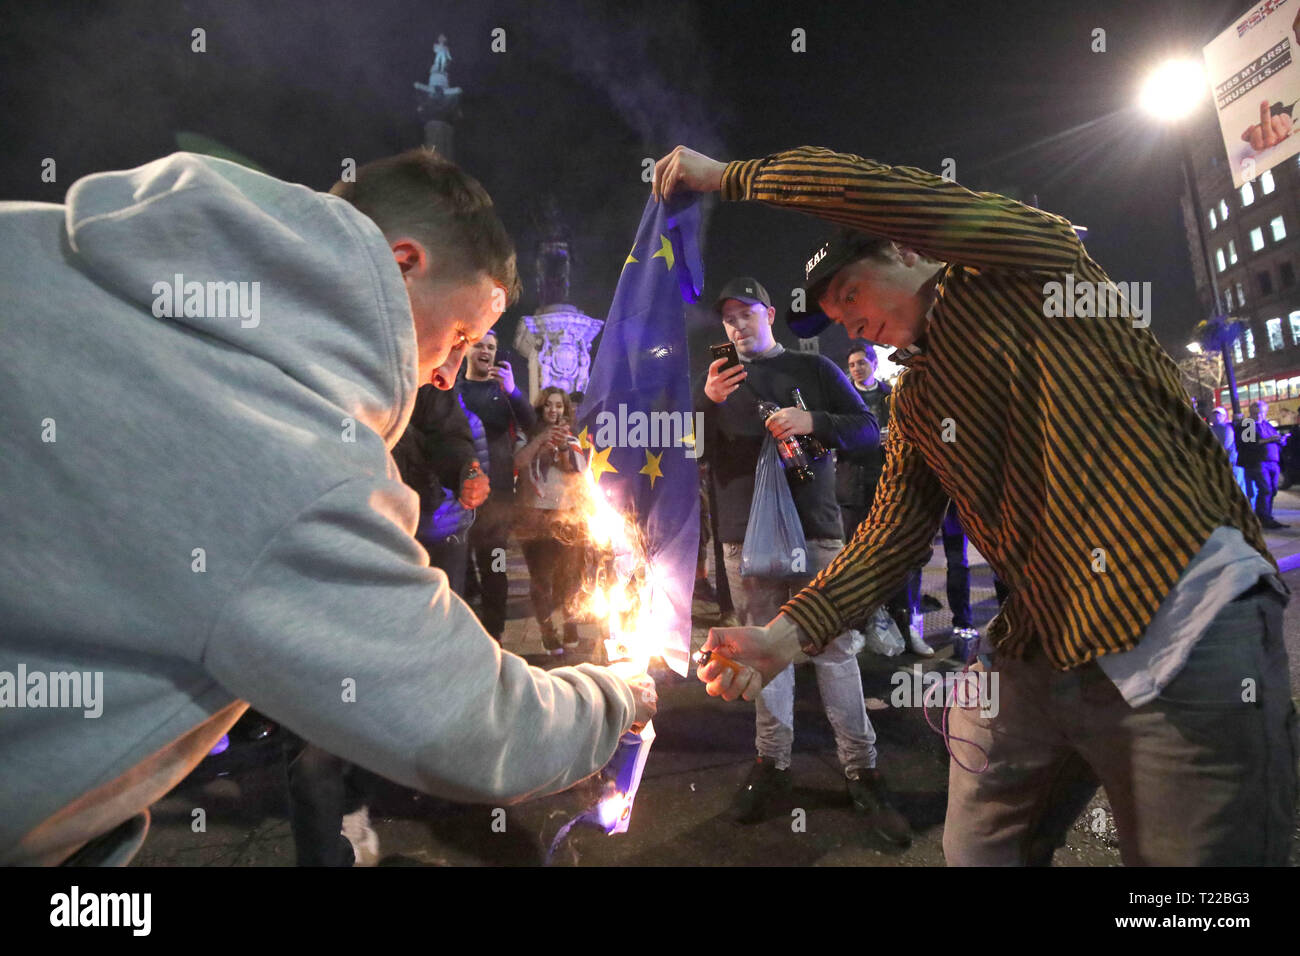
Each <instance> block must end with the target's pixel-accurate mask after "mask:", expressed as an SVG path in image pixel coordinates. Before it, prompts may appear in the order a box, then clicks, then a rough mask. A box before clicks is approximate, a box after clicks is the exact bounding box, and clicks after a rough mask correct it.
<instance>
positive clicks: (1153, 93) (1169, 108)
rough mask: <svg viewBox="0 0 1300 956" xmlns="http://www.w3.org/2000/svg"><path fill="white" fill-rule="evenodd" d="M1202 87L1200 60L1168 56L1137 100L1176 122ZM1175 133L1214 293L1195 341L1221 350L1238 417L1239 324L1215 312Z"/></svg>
mask: <svg viewBox="0 0 1300 956" xmlns="http://www.w3.org/2000/svg"><path fill="white" fill-rule="evenodd" d="M1206 90H1207V84H1206V81H1205V71H1204V70H1203V69H1202V68H1201V65H1200V63H1198V62H1197V61H1195V60H1186V59H1177V60H1168V61H1166V62H1165V63H1162V64H1161V65H1160V66H1158V67H1156V68H1155V69H1154V70H1152V71H1151V73H1149V74H1148V75H1147V78H1146V80H1145V81H1144V82H1143V84H1142V90H1141V93H1140V95H1139V98H1138V100H1139V103H1140V104H1141V106H1142V109H1143V110H1144V111H1146V113H1147V114H1148V115H1150V116H1152V117H1154V118H1155V119H1157V120H1160V121H1161V122H1165V123H1177V122H1178V121H1179V120H1182V119H1185V118H1186V117H1187V116H1190V115H1191V114H1192V112H1193V111H1195V110H1196V108H1197V107H1198V106H1200V105H1201V103H1203V102H1204V100H1205V94H1206ZM1176 134H1177V138H1178V145H1179V147H1180V151H1181V153H1182V158H1183V175H1184V176H1185V177H1186V179H1187V192H1188V195H1189V196H1191V199H1192V211H1193V212H1194V213H1195V217H1196V235H1197V238H1198V239H1200V243H1201V256H1202V259H1203V261H1204V262H1205V269H1206V273H1207V274H1208V275H1209V277H1210V292H1211V294H1212V295H1213V297H1214V304H1213V306H1211V309H1210V318H1209V320H1208V321H1206V322H1202V323H1201V324H1200V325H1199V326H1198V327H1197V336H1198V338H1199V339H1200V340H1201V341H1200V342H1198V343H1196V344H1198V345H1203V346H1204V347H1205V348H1206V349H1218V350H1219V351H1220V352H1221V353H1222V354H1223V369H1224V371H1225V372H1226V373H1227V377H1228V394H1229V396H1230V397H1231V399H1232V415H1233V418H1234V419H1237V418H1240V417H1241V403H1240V401H1238V399H1237V374H1236V370H1235V369H1234V368H1233V364H1232V355H1231V354H1230V353H1229V351H1228V347H1229V346H1230V345H1231V344H1232V341H1233V339H1234V338H1235V333H1236V331H1237V329H1238V328H1239V325H1238V323H1236V322H1229V321H1227V316H1219V315H1217V314H1216V313H1217V312H1218V310H1219V302H1220V301H1221V300H1220V298H1219V280H1218V278H1217V277H1216V275H1215V272H1214V260H1213V259H1211V258H1210V247H1209V245H1208V244H1207V243H1206V241H1205V209H1204V208H1203V207H1202V206H1201V193H1200V190H1199V189H1198V188H1197V186H1196V173H1195V170H1194V169H1193V167H1192V151H1191V147H1190V146H1189V145H1188V142H1187V129H1186V126H1185V125H1182V124H1179V127H1178V129H1177V131H1176ZM1188 348H1191V346H1188ZM1193 351H1195V350H1193Z"/></svg>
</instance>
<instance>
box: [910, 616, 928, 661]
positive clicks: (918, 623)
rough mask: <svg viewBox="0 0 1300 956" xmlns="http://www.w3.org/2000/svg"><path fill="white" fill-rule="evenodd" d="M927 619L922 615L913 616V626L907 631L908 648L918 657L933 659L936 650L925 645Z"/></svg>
mask: <svg viewBox="0 0 1300 956" xmlns="http://www.w3.org/2000/svg"><path fill="white" fill-rule="evenodd" d="M924 633H925V618H923V617H922V616H921V615H920V614H914V615H912V626H911V627H909V628H908V629H907V648H908V650H910V651H911V652H912V653H913V654H915V655H916V656H917V657H933V656H934V648H933V647H931V646H930V645H929V644H927V643H925V638H924V637H922V634H924Z"/></svg>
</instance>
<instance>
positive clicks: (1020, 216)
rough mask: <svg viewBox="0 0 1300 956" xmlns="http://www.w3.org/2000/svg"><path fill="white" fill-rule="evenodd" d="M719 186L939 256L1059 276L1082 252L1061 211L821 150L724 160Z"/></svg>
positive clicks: (734, 195)
mask: <svg viewBox="0 0 1300 956" xmlns="http://www.w3.org/2000/svg"><path fill="white" fill-rule="evenodd" d="M720 191H721V196H722V198H723V200H732V201H735V200H742V199H747V200H756V201H759V202H765V203H768V204H770V205H773V206H781V207H783V208H787V209H793V210H795V211H797V212H803V213H807V214H809V215H812V216H818V217H819V218H822V219H828V220H830V221H833V222H835V223H837V224H840V225H851V226H853V227H854V228H857V229H862V230H864V231H866V232H871V233H875V234H876V235H880V236H886V237H887V238H890V239H893V240H894V241H895V242H897V243H899V244H900V245H904V246H907V247H909V248H912V249H916V250H917V251H919V252H923V253H924V254H926V255H928V256H931V257H933V258H935V259H937V260H940V261H943V262H953V263H958V264H962V265H970V266H977V267H984V268H1016V269H1037V270H1042V271H1046V272H1066V271H1069V270H1070V269H1072V268H1073V267H1074V264H1075V263H1076V262H1077V261H1078V258H1079V256H1080V254H1082V252H1083V246H1082V245H1081V244H1080V242H1079V240H1078V237H1077V236H1076V235H1075V234H1074V230H1073V228H1072V227H1071V226H1070V224H1069V223H1068V222H1067V221H1066V220H1064V219H1062V218H1061V217H1059V216H1054V215H1052V214H1051V213H1047V212H1043V211H1042V210H1039V209H1034V208H1033V207H1030V206H1026V205H1024V204H1023V203H1018V202H1016V201H1015V200H1013V199H1008V198H1007V197H1005V196H999V195H997V194H995V193H975V192H972V191H971V190H969V189H966V188H965V187H963V186H959V185H958V184H957V183H955V182H952V181H951V180H947V179H944V178H942V177H939V176H935V175H934V174H932V173H927V172H925V171H924V170H920V169H915V168H912V167H910V166H886V165H884V164H882V163H878V162H874V161H872V160H869V159H863V158H862V157H861V156H855V155H853V154H850V153H836V152H833V151H832V150H829V149H824V148H822V147H816V146H802V147H799V148H797V149H790V150H786V151H784V152H781V153H776V154H773V155H772V156H768V157H765V158H763V159H749V160H738V161H736V162H733V163H729V164H728V165H727V166H726V168H725V169H724V170H723V173H722V185H721V190H720ZM918 212H923V213H924V215H918Z"/></svg>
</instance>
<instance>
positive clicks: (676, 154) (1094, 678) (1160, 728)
mask: <svg viewBox="0 0 1300 956" xmlns="http://www.w3.org/2000/svg"><path fill="white" fill-rule="evenodd" d="M677 189H693V190H699V191H713V190H717V191H720V192H721V196H722V199H723V200H724V201H725V200H730V201H738V200H758V201H762V202H766V203H768V204H770V205H774V206H781V207H785V208H789V209H793V210H796V211H800V212H805V213H809V214H811V215H815V216H817V217H819V218H821V219H825V220H827V221H829V222H833V223H836V224H839V225H840V226H843V227H849V230H850V231H844V232H841V233H840V234H837V235H836V236H835V238H833V239H832V240H831V241H830V242H828V243H827V244H826V245H824V246H823V247H822V248H820V249H819V250H817V251H816V252H815V253H814V254H813V256H812V257H811V258H810V259H809V260H808V262H807V265H806V267H805V278H806V288H805V290H804V291H805V294H806V311H803V312H799V311H794V312H793V314H792V315H790V316H788V318H789V319H790V320H791V324H792V325H793V326H794V327H796V330H797V331H799V332H801V334H805V335H807V334H815V333H816V331H817V329H818V326H824V325H825V324H827V323H828V322H830V321H836V322H839V323H840V324H841V325H843V326H844V327H845V328H846V329H847V330H848V332H849V334H850V335H851V336H856V337H859V338H864V339H867V340H869V341H872V342H878V343H881V344H885V345H892V346H895V347H897V348H898V349H899V351H898V352H896V353H894V355H893V356H891V358H892V360H893V361H895V362H898V363H900V364H902V365H904V366H905V371H904V372H903V374H902V375H901V376H900V378H899V381H898V385H897V388H896V390H895V393H894V396H893V413H892V421H893V427H892V428H891V429H890V434H889V437H888V440H887V441H886V444H885V453H886V461H885V468H884V474H883V475H882V478H881V482H880V487H879V491H878V493H877V495H876V499H875V503H874V505H873V507H872V510H871V513H870V515H869V516H868V518H867V520H866V521H865V522H863V524H862V526H861V527H860V528H859V529H858V532H857V534H856V535H855V536H854V538H853V541H852V542H851V543H850V544H849V546H848V547H847V548H845V550H844V551H843V552H842V553H841V554H840V555H839V557H837V558H836V560H835V561H833V562H832V563H831V564H830V565H829V566H828V567H827V568H826V570H825V571H823V572H822V573H821V574H820V575H819V576H818V577H817V578H816V579H815V580H814V581H813V582H812V583H811V584H810V585H809V586H808V587H807V588H805V589H804V590H802V591H801V592H800V593H799V594H798V595H796V596H795V597H794V598H793V599H792V600H791V601H790V602H788V603H787V604H786V605H785V606H784V607H783V608H782V609H781V612H780V613H779V614H778V615H777V616H776V617H775V618H774V619H773V620H772V622H771V623H769V624H768V625H767V626H766V627H748V628H719V629H714V630H713V631H712V632H711V633H710V637H709V641H708V643H707V644H706V645H705V647H706V648H710V649H712V648H716V649H717V650H718V652H719V654H720V655H721V656H723V657H727V658H731V659H732V660H735V661H737V662H739V663H741V664H743V665H746V666H743V667H741V668H740V669H739V670H738V671H733V670H731V669H729V668H726V667H725V666H723V665H722V664H721V663H719V662H711V663H709V664H706V665H705V666H703V667H701V668H700V672H699V676H700V679H701V680H703V681H705V682H706V684H707V685H708V690H709V693H711V694H713V695H715V696H718V695H720V696H722V697H724V698H725V699H728V700H734V699H736V698H737V697H745V698H746V699H752V697H753V695H754V694H755V693H756V692H757V691H758V689H759V688H760V687H761V686H762V684H763V683H764V682H766V681H767V680H770V679H771V677H772V676H773V675H775V674H776V673H779V672H780V671H781V670H782V669H783V668H784V667H785V666H786V664H787V663H788V662H789V661H790V659H791V658H792V657H793V655H794V653H795V652H796V651H797V650H799V649H801V648H802V649H803V650H804V651H805V652H807V653H810V654H816V653H817V652H819V651H820V650H821V648H822V647H823V646H825V644H826V642H827V641H828V640H829V639H830V638H832V637H833V636H834V635H836V634H838V633H839V632H840V631H842V630H843V627H844V623H845V622H846V621H852V620H856V619H859V618H861V617H862V616H863V615H864V614H865V613H867V612H869V611H870V610H872V609H874V608H875V607H877V606H879V605H880V604H881V603H882V602H883V601H884V600H885V598H886V597H887V595H889V594H890V593H891V592H892V591H893V590H894V589H896V588H897V587H898V586H899V584H900V583H901V582H902V580H903V578H904V576H905V575H906V574H907V573H908V571H909V570H911V569H912V568H913V567H915V566H916V565H917V564H919V563H921V562H922V561H924V560H925V558H926V557H927V556H928V554H929V551H930V547H931V542H932V541H933V538H934V535H935V532H936V531H937V530H938V528H939V525H940V522H941V521H942V518H943V513H944V508H945V506H946V504H947V500H948V499H949V498H951V499H952V500H953V501H954V502H955V503H956V505H957V510H958V513H959V514H960V516H961V521H962V524H963V526H964V527H965V528H966V531H967V533H968V535H969V536H970V538H971V540H972V541H973V542H974V543H975V545H976V547H977V548H978V549H979V551H980V553H981V554H983V555H984V557H985V558H986V559H987V560H988V562H989V564H990V566H991V567H992V568H993V570H994V571H995V572H996V573H997V575H998V577H999V578H1001V579H1002V580H1003V581H1004V582H1006V584H1007V585H1008V586H1009V587H1010V589H1011V595H1010V597H1009V599H1008V600H1007V602H1006V604H1005V606H1004V607H1003V609H1002V611H1001V613H1000V614H999V615H998V617H997V618H996V619H994V621H993V622H992V623H991V624H990V627H989V636H990V638H991V639H992V641H993V642H994V645H995V647H996V653H995V657H994V666H995V668H996V669H997V671H998V674H999V677H1000V681H999V686H1000V700H999V702H998V704H999V706H998V707H997V708H994V710H995V711H996V714H995V716H993V717H991V718H990V717H984V716H982V715H981V712H980V711H977V710H975V709H973V708H972V709H966V708H961V707H956V708H954V710H953V713H952V717H951V720H952V724H953V731H952V734H953V736H954V737H963V738H967V739H969V740H972V741H974V742H975V743H976V744H978V745H979V747H980V748H982V749H983V750H984V751H986V752H987V754H988V759H989V766H988V768H987V771H986V772H984V773H972V772H967V771H966V770H964V769H962V766H961V764H967V765H973V766H974V767H975V768H977V769H978V767H979V763H980V757H979V755H978V754H977V753H975V752H973V751H971V750H970V749H969V747H970V745H969V744H964V743H961V744H959V743H956V742H954V748H956V749H957V755H956V756H955V757H954V760H953V762H952V765H951V766H950V770H949V796H948V818H947V822H946V825H945V831H944V849H945V854H946V855H947V858H948V860H949V862H950V863H954V864H1005V865H1014V864H1034V863H1047V862H1050V860H1051V856H1052V853H1053V851H1054V849H1055V848H1056V847H1057V846H1059V845H1061V843H1062V842H1063V840H1064V836H1065V833H1066V830H1067V829H1068V827H1069V825H1070V824H1071V823H1072V822H1073V821H1074V820H1075V819H1076V818H1077V816H1078V815H1079V813H1080V812H1081V811H1082V810H1083V808H1084V806H1085V805H1086V803H1087V801H1088V800H1089V799H1090V798H1091V796H1092V794H1093V793H1094V792H1095V790H1096V787H1097V785H1098V783H1100V784H1102V785H1104V786H1105V787H1106V790H1107V795H1108V797H1109V799H1110V804H1111V807H1112V809H1113V812H1114V814H1115V824H1116V829H1117V831H1118V834H1119V838H1120V848H1121V853H1122V855H1123V858H1124V860H1125V862H1126V863H1129V864H1156V865H1190V864H1281V863H1284V862H1285V861H1286V859H1287V852H1288V847H1289V840H1290V833H1291V827H1292V817H1293V814H1294V809H1295V796H1296V772H1295V757H1296V750H1297V746H1298V745H1297V742H1296V734H1297V732H1296V726H1295V724H1296V717H1295V709H1294V707H1293V705H1292V701H1291V697H1290V689H1289V682H1288V666H1287V660H1286V651H1285V647H1284V645H1283V643H1282V634H1281V623H1282V610H1283V607H1284V606H1285V603H1286V600H1287V598H1288V597H1289V591H1288V589H1287V588H1286V586H1285V585H1284V584H1283V583H1282V581H1281V578H1280V577H1278V576H1277V569H1276V563H1275V562H1274V561H1273V559H1272V557H1271V556H1270V555H1269V553H1268V550H1267V548H1266V546H1265V543H1264V539H1263V536H1262V533H1261V531H1260V527H1259V522H1258V520H1257V519H1256V518H1255V516H1254V514H1252V512H1251V510H1250V507H1249V505H1248V504H1247V502H1246V500H1245V498H1244V497H1243V496H1242V494H1241V493H1240V491H1239V489H1238V488H1237V486H1236V483H1235V482H1234V481H1233V476H1232V471H1231V468H1230V466H1229V464H1228V459H1227V456H1226V455H1225V454H1224V451H1223V448H1222V446H1221V445H1220V444H1219V443H1218V442H1217V441H1216V440H1215V438H1214V435H1213V433H1212V432H1211V431H1210V429H1209V427H1208V426H1207V425H1206V424H1205V423H1204V422H1202V421H1201V420H1200V419H1199V418H1198V417H1197V416H1196V414H1195V412H1194V411H1193V410H1192V408H1191V405H1190V403H1189V401H1188V398H1187V395H1186V393H1185V392H1184V391H1183V388H1182V386H1181V384H1180V381H1179V374H1178V369H1177V366H1175V364H1174V363H1173V361H1172V360H1171V359H1170V358H1169V356H1168V355H1167V354H1165V352H1164V351H1163V350H1162V349H1161V348H1160V346H1159V344H1158V343H1157V342H1156V340H1155V338H1154V337H1153V336H1152V335H1151V334H1150V332H1149V331H1147V329H1146V327H1145V326H1146V318H1145V316H1144V315H1143V316H1138V317H1137V319H1136V321H1135V317H1134V316H1133V315H1131V314H1130V313H1131V312H1132V311H1133V310H1132V309H1130V308H1129V302H1128V300H1127V299H1126V298H1125V297H1123V296H1121V295H1117V294H1116V287H1115V286H1114V285H1113V284H1112V283H1111V281H1110V279H1109V278H1108V277H1107V275H1106V273H1105V272H1104V271H1103V270H1102V269H1101V267H1100V266H1099V265H1097V263H1095V262H1093V260H1092V259H1091V258H1090V257H1089V256H1088V253H1087V251H1086V250H1085V249H1084V248H1083V246H1082V244H1081V243H1080V242H1079V240H1078V237H1077V236H1076V235H1075V232H1074V230H1073V228H1072V227H1071V225H1070V223H1069V222H1067V221H1066V220H1065V219H1062V218H1061V217H1059V216H1055V215H1052V214H1050V213H1046V212H1043V211H1041V210H1038V209H1033V208H1031V207H1028V206H1025V205H1022V204H1020V203H1017V202H1014V201H1012V200H1010V199H1007V198H1005V197H1003V196H997V195H994V194H992V193H974V192H971V191H969V190H967V189H964V188H963V187H961V186H958V185H957V184H956V183H954V182H950V181H947V180H944V179H941V178H939V177H937V176H933V175H931V174H928V173H925V172H923V171H921V170H918V169H912V168H908V167H889V166H884V165H881V164H880V163H876V162H872V161H870V160H866V159H863V158H861V157H858V156H853V155H847V154H840V153H835V152H832V151H830V150H826V149H821V148H816V147H802V148H798V149H793V150H788V151H786V152H782V153H777V154H775V155H773V156H768V157H766V158H764V159H756V160H747V161H740V162H732V163H727V164H723V163H719V162H716V161H714V160H712V159H709V158H708V157H705V156H702V155H700V154H698V153H695V152H693V151H691V150H688V149H685V148H683V147H678V148H677V149H675V150H674V151H673V152H672V153H670V154H669V155H667V156H665V157H664V158H663V159H661V160H660V161H659V163H658V164H657V165H656V168H655V180H654V190H655V194H656V196H659V197H663V196H667V195H671V194H672V192H673V191H674V190H677ZM1063 291H1064V292H1065V297H1066V299H1067V300H1068V301H1066V302H1065V303H1064V305H1065V308H1064V309H1063V308H1062V304H1063V303H1062V292H1063ZM795 305H796V306H798V305H800V303H799V301H798V300H797V299H796V302H795ZM818 306H820V309H821V311H820V312H818V311H817V307H818ZM1099 396H1100V397H1101V398H1102V400H1103V401H1104V402H1105V403H1106V406H1107V409H1108V413H1107V414H1106V415H1105V416H1100V417H1099V416H1097V415H1096V414H1095V411H1094V409H1095V405H1096V402H1097V400H1098V397H1099ZM958 756H959V757H961V758H962V759H961V762H960V763H959V762H958V760H957V757H958Z"/></svg>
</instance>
